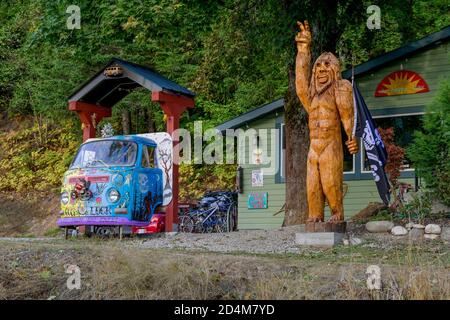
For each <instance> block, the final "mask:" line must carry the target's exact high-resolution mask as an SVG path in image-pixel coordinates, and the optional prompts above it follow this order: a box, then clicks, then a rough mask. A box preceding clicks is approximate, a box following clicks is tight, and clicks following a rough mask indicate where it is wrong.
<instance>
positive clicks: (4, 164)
mask: <svg viewBox="0 0 450 320" xmlns="http://www.w3.org/2000/svg"><path fill="white" fill-rule="evenodd" d="M64 124H65V126H61V124H59V125H55V124H52V123H44V124H39V123H29V121H24V120H22V127H21V128H19V129H17V130H11V131H9V132H8V133H2V134H0V150H2V152H1V154H0V175H1V176H2V179H0V191H19V192H24V193H28V192H32V191H37V192H45V191H56V190H57V189H58V187H59V186H60V183H61V177H62V175H63V173H64V172H65V171H66V170H67V168H68V166H69V164H70V162H71V161H72V157H73V155H74V153H75V151H76V149H77V147H78V145H79V144H80V142H81V141H80V140H81V139H80V137H79V135H76V134H74V133H70V132H71V130H70V129H71V127H73V126H74V123H73V122H69V121H66V122H65V123H63V125H64ZM68 129H69V130H68Z"/></svg>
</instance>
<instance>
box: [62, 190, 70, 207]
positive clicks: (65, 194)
mask: <svg viewBox="0 0 450 320" xmlns="http://www.w3.org/2000/svg"><path fill="white" fill-rule="evenodd" d="M61 203H62V204H68V203H69V193H68V192H66V191H64V192H63V193H61Z"/></svg>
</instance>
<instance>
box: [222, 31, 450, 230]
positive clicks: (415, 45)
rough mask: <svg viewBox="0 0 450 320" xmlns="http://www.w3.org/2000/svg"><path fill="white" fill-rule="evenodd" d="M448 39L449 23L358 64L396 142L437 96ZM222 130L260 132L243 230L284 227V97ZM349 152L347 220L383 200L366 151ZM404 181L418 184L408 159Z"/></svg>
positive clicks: (364, 89)
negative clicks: (266, 161) (272, 133)
mask: <svg viewBox="0 0 450 320" xmlns="http://www.w3.org/2000/svg"><path fill="white" fill-rule="evenodd" d="M449 39H450V26H449V27H446V28H444V29H442V30H441V31H439V32H436V33H433V34H431V35H429V36H427V37H425V38H422V39H420V40H418V41H415V42H412V43H409V44H407V45H405V46H404V47H401V48H399V49H396V50H394V51H391V52H389V53H386V54H384V55H382V56H380V57H377V58H375V59H372V60H370V61H368V62H366V63H363V64H361V65H358V66H356V67H355V68H354V76H355V81H356V83H357V85H358V86H359V88H360V91H361V93H362V95H363V96H364V99H365V101H366V104H367V106H368V107H369V109H370V111H371V114H372V117H373V118H374V120H375V122H376V125H377V126H379V127H382V128H387V127H393V128H394V133H395V136H396V137H395V139H396V143H397V144H398V145H400V146H402V147H406V146H407V145H408V144H409V143H410V142H411V140H412V133H413V131H414V130H417V129H420V127H421V117H422V115H423V113H424V108H425V106H426V105H427V104H429V103H430V101H431V100H432V99H433V97H434V95H435V93H436V90H437V89H438V87H439V83H440V81H441V80H442V79H443V78H444V77H448V76H450V53H449ZM351 73H352V71H351V70H346V71H344V72H343V73H342V77H343V78H346V79H349V80H350V78H351ZM217 129H219V130H221V131H225V130H226V129H243V130H248V129H256V132H257V136H256V138H253V139H247V142H246V143H247V147H248V148H250V150H251V151H250V154H246V157H245V159H246V162H245V164H243V165H241V168H242V169H241V170H240V175H241V181H242V182H241V186H242V190H241V193H240V194H239V220H238V226H239V229H270V228H277V227H280V226H281V224H282V222H283V218H284V213H280V214H278V215H274V213H276V212H277V211H279V210H280V209H281V208H282V206H283V205H284V203H285V183H284V159H285V156H284V155H285V152H284V151H285V143H284V101H283V99H279V100H276V101H273V102H272V103H269V104H267V105H263V106H260V107H258V108H256V109H254V110H251V111H249V112H246V113H244V114H242V115H240V116H238V117H236V118H234V119H231V120H229V121H227V122H225V123H223V124H221V125H219V126H218V127H217ZM259 129H268V130H270V129H280V130H279V134H278V135H277V136H270V135H269V136H268V137H266V136H267V135H266V134H260V132H262V131H258V130H259ZM272 140H273V141H272ZM344 141H345V140H344ZM241 147H242V145H241ZM360 149H362V146H361V147H360ZM252 150H253V151H252ZM252 152H253V153H252ZM345 152H346V150H345V148H344V158H345V159H344V182H345V184H346V185H347V186H348V191H347V193H346V195H345V198H344V214H345V217H346V219H348V218H349V217H351V216H352V215H354V214H355V213H357V212H359V211H360V210H361V209H363V208H364V207H366V205H367V204H368V202H372V201H376V202H381V200H380V198H379V196H378V192H377V189H376V186H375V182H374V181H373V178H372V174H371V172H370V170H369V168H368V167H367V165H366V162H365V156H362V155H363V153H362V152H363V150H360V151H359V153H358V154H356V155H353V156H351V155H350V154H348V153H345ZM253 157H254V158H255V159H252V158H253ZM261 157H262V158H264V157H268V158H271V159H273V160H275V161H274V162H275V166H276V170H271V169H270V167H269V166H267V165H261V164H258V163H260V161H261V159H260V158H261ZM255 160H256V161H255ZM262 162H264V161H263V160H262ZM272 167H273V164H272ZM401 180H402V181H404V182H408V183H411V184H412V185H413V186H414V185H415V184H416V183H417V181H416V180H417V179H415V174H414V168H413V165H412V164H411V163H410V162H409V161H408V159H406V160H405V162H404V169H403V170H402V173H401ZM327 214H328V212H326V215H327Z"/></svg>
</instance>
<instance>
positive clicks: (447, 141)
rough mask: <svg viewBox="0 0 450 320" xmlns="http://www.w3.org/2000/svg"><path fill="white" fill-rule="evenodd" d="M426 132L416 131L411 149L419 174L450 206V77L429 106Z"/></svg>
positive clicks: (442, 84)
mask: <svg viewBox="0 0 450 320" xmlns="http://www.w3.org/2000/svg"><path fill="white" fill-rule="evenodd" d="M423 127H424V131H423V132H415V135H414V141H413V143H412V144H411V146H410V147H409V148H408V150H407V152H408V156H409V157H410V159H411V160H412V161H413V163H414V165H415V167H416V172H417V174H418V175H419V176H420V177H422V178H423V179H424V181H425V186H426V188H427V189H430V190H431V191H432V193H433V195H434V196H435V197H436V198H437V199H439V200H440V201H442V202H443V203H444V204H446V205H448V206H449V205H450V161H449V159H450V78H447V79H445V80H443V81H442V83H441V86H440V88H439V91H438V92H437V94H436V97H435V99H434V101H433V102H432V103H431V104H430V105H428V106H427V108H426V114H425V116H424V120H423Z"/></svg>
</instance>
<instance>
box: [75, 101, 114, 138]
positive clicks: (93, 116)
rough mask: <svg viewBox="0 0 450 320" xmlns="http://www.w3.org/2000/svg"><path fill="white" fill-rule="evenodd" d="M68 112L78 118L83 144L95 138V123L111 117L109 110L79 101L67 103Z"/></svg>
mask: <svg viewBox="0 0 450 320" xmlns="http://www.w3.org/2000/svg"><path fill="white" fill-rule="evenodd" d="M69 110H70V111H76V113H78V116H79V117H80V120H81V123H82V128H83V142H84V141H86V140H87V139H89V138H95V131H96V126H97V123H99V122H100V121H101V120H102V119H103V118H107V117H111V109H110V108H105V107H102V106H98V105H95V104H90V103H85V102H80V101H69Z"/></svg>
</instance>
